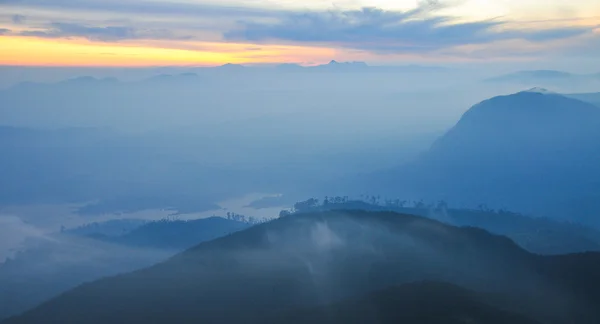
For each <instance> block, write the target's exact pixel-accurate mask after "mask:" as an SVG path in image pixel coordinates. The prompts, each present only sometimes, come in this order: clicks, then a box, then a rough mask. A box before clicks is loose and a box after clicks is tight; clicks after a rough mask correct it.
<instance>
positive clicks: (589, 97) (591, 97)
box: [567, 74, 600, 107]
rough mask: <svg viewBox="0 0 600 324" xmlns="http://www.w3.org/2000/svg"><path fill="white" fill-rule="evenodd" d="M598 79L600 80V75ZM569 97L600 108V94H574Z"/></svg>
mask: <svg viewBox="0 0 600 324" xmlns="http://www.w3.org/2000/svg"><path fill="white" fill-rule="evenodd" d="M598 78H600V74H599V75H598ZM567 96H568V97H571V98H575V99H579V100H581V101H586V102H589V103H591V104H594V105H596V106H598V107H600V92H595V93H574V94H569V95H567Z"/></svg>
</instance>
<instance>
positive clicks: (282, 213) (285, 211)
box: [279, 210, 292, 217]
mask: <svg viewBox="0 0 600 324" xmlns="http://www.w3.org/2000/svg"><path fill="white" fill-rule="evenodd" d="M291 215H292V212H291V211H289V210H282V211H280V212H279V217H287V216H291Z"/></svg>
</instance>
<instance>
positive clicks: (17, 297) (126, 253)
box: [0, 218, 252, 320]
mask: <svg viewBox="0 0 600 324" xmlns="http://www.w3.org/2000/svg"><path fill="white" fill-rule="evenodd" d="M250 226H252V224H250V223H248V222H241V221H236V220H231V219H224V218H209V219H199V220H193V221H167V220H163V221H158V222H145V221H140V220H113V221H108V222H103V223H94V224H88V225H86V226H81V227H78V228H75V229H65V230H64V231H62V232H60V233H53V234H48V235H44V236H42V237H38V238H35V239H34V238H29V239H28V240H27V241H26V242H24V244H23V246H21V247H20V248H19V252H18V253H16V255H14V256H13V257H10V258H8V259H7V260H6V261H4V260H2V262H0V320H1V319H4V318H7V317H9V316H12V315H16V314H19V313H21V312H23V311H25V310H28V309H31V308H33V307H35V306H37V305H39V304H40V303H42V302H44V301H46V300H48V299H50V298H53V297H56V296H58V295H59V294H61V293H63V292H65V291H67V290H69V289H72V288H74V287H77V286H78V285H80V284H82V283H84V282H89V281H93V280H97V279H100V278H104V277H106V276H112V275H116V274H121V273H127V272H130V271H134V270H138V269H141V268H145V267H148V266H151V265H153V264H156V263H158V262H161V261H164V260H165V259H167V258H169V257H171V256H173V255H174V254H176V253H179V252H181V251H183V250H185V249H187V248H189V247H192V246H194V245H196V244H198V243H200V242H205V241H210V240H213V239H215V238H218V237H221V236H224V235H229V234H231V233H234V232H236V231H239V230H242V229H245V228H248V227H250Z"/></svg>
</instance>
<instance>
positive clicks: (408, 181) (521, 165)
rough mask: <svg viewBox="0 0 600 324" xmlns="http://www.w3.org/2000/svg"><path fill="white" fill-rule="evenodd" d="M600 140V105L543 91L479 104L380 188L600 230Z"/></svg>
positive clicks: (393, 194) (383, 177) (394, 194)
mask: <svg viewBox="0 0 600 324" xmlns="http://www.w3.org/2000/svg"><path fill="white" fill-rule="evenodd" d="M599 140H600V108H599V107H596V106H594V105H592V104H589V103H586V102H583V101H580V100H576V99H573V98H568V97H566V96H562V95H559V94H555V93H551V92H547V91H540V90H539V89H534V90H533V91H523V92H519V93H516V94H513V95H507V96H499V97H495V98H492V99H489V100H485V101H483V102H481V103H479V104H477V105H475V106H473V107H472V108H471V109H470V110H468V111H467V112H466V113H465V114H464V115H463V116H462V118H461V119H460V121H459V122H458V123H457V124H456V125H455V126H454V127H453V128H452V129H450V130H449V131H448V132H447V133H446V134H445V135H444V136H442V137H441V138H439V139H438V140H437V141H436V142H435V143H434V144H433V145H432V147H431V148H430V149H429V150H428V151H427V152H426V153H424V154H423V155H422V156H421V157H419V158H418V159H416V160H415V161H414V162H412V163H410V164H409V165H406V166H403V167H399V168H397V169H396V170H394V171H389V172H386V173H384V174H382V175H380V176H379V179H380V180H381V182H380V184H379V186H380V188H384V190H385V192H386V193H388V194H389V196H391V197H413V198H414V199H419V198H424V199H426V200H428V201H436V200H446V201H447V202H449V203H450V204H451V205H458V206H475V205H477V204H480V203H485V204H487V205H488V206H490V207H492V208H507V209H509V210H517V211H520V212H525V213H531V214H536V215H543V216H552V217H556V218H559V219H562V220H570V221H576V222H582V223H587V224H593V225H595V226H600V223H598V221H597V219H596V217H595V215H596V213H597V212H598V211H600V205H598V204H597V202H598V201H600V200H599V199H598V197H600V196H599V195H600V167H599V166H600V144H599V143H600V141H599ZM375 191H376V190H375Z"/></svg>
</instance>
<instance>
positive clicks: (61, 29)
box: [19, 22, 191, 42]
mask: <svg viewBox="0 0 600 324" xmlns="http://www.w3.org/2000/svg"><path fill="white" fill-rule="evenodd" d="M19 35H21V36H33V37H44V38H68V37H84V38H87V39H89V40H92V41H102V42H111V41H120V40H127V39H190V38H191V36H176V35H174V34H173V33H172V32H170V31H168V30H164V29H135V28H133V27H127V26H106V27H96V26H85V25H80V24H73V23H59V22H55V23H51V24H50V25H49V26H48V28H47V29H44V30H28V31H23V32H21V33H19Z"/></svg>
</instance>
